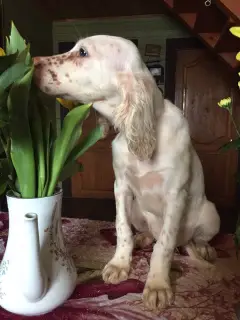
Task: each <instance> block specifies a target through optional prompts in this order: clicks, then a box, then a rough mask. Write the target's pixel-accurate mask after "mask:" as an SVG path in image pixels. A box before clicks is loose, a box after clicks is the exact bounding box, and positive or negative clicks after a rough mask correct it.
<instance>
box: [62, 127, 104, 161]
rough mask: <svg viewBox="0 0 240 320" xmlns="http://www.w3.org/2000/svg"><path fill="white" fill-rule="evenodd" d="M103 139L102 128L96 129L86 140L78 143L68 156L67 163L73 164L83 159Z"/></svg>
mask: <svg viewBox="0 0 240 320" xmlns="http://www.w3.org/2000/svg"><path fill="white" fill-rule="evenodd" d="M102 137H103V129H102V128H101V126H97V127H96V128H94V129H93V130H92V131H91V132H90V133H89V134H88V135H87V137H86V138H85V139H83V140H82V141H81V142H80V143H78V144H77V145H76V146H75V147H74V149H73V150H72V151H71V153H70V154H69V156H68V159H67V163H69V162H70V163H71V162H73V161H75V160H77V159H78V158H79V157H81V156H82V155H83V154H84V153H85V152H86V151H87V150H88V149H89V148H90V147H91V146H93V145H94V144H95V143H96V142H97V141H98V140H99V139H101V138H102Z"/></svg>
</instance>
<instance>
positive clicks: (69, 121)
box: [47, 104, 91, 195]
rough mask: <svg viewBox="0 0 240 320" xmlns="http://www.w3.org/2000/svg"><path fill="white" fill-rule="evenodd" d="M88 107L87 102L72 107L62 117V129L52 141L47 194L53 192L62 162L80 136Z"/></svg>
mask: <svg viewBox="0 0 240 320" xmlns="http://www.w3.org/2000/svg"><path fill="white" fill-rule="evenodd" d="M90 107H91V105H90V104H87V105H83V106H80V107H77V108H74V109H73V110H71V111H70V112H69V113H68V114H67V115H66V117H65V119H64V122H63V128H62V131H61V133H60V135H59V136H58V137H57V139H56V141H55V143H54V150H53V160H52V167H51V168H52V170H51V173H52V176H51V180H50V183H49V189H48V194H47V195H51V194H53V192H54V190H55V188H56V184H57V181H58V177H59V175H60V173H61V171H62V168H63V166H64V163H65V161H66V160H67V158H68V155H69V153H70V152H71V151H72V149H73V147H74V146H75V145H76V143H77V142H78V139H79V138H80V136H81V131H82V130H81V127H82V123H83V121H84V120H85V118H86V117H87V115H88V113H89V109H90Z"/></svg>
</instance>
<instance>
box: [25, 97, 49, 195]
mask: <svg viewBox="0 0 240 320" xmlns="http://www.w3.org/2000/svg"><path fill="white" fill-rule="evenodd" d="M31 100H32V101H31V103H30V108H29V122H30V128H31V136H32V143H33V147H34V159H35V165H36V170H37V197H38V198H41V197H42V194H43V190H44V186H45V183H46V169H45V150H44V149H45V148H44V138H43V126H42V119H41V114H40V110H39V107H40V106H39V104H37V101H36V99H35V97H34V96H33V97H32V99H31Z"/></svg>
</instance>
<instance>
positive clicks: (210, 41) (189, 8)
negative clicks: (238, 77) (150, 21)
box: [162, 0, 240, 70]
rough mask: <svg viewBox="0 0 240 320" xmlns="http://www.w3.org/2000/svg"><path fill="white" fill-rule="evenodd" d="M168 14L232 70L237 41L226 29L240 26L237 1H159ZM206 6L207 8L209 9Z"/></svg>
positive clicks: (235, 66) (235, 65)
mask: <svg viewBox="0 0 240 320" xmlns="http://www.w3.org/2000/svg"><path fill="white" fill-rule="evenodd" d="M162 2H163V3H164V4H165V6H166V7H167V8H168V9H169V10H170V11H171V13H172V14H173V15H174V16H175V18H177V19H178V20H180V21H181V22H182V23H184V24H185V25H186V26H187V27H188V29H190V30H191V31H192V33H193V35H194V36H197V37H198V38H199V39H200V40H201V41H202V42H203V43H204V44H205V45H206V46H207V47H209V48H210V49H212V50H213V51H214V52H216V53H217V55H218V56H219V57H220V58H221V59H222V60H223V61H225V63H226V64H227V65H228V66H230V67H231V69H233V70H238V68H239V67H240V64H239V62H238V61H237V60H236V54H237V52H239V51H240V39H239V38H236V37H234V36H233V35H232V34H231V33H230V31H229V28H230V27H232V26H236V25H238V26H240V0H215V1H214V0H209V1H207V4H208V5H206V4H205V2H206V1H205V0H162ZM209 4H210V5H209Z"/></svg>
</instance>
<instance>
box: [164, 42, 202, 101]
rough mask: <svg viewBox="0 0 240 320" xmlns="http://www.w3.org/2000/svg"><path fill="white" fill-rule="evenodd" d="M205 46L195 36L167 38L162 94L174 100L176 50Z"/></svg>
mask: <svg viewBox="0 0 240 320" xmlns="http://www.w3.org/2000/svg"><path fill="white" fill-rule="evenodd" d="M204 48H205V46H204V45H203V44H202V43H201V42H200V41H199V40H198V39H196V38H177V39H167V41H166V65H165V70H166V72H165V88H164V92H165V94H164V96H165V99H168V100H170V101H172V102H173V103H174V101H175V73H176V67H177V52H178V50H182V49H204Z"/></svg>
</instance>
